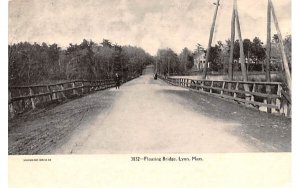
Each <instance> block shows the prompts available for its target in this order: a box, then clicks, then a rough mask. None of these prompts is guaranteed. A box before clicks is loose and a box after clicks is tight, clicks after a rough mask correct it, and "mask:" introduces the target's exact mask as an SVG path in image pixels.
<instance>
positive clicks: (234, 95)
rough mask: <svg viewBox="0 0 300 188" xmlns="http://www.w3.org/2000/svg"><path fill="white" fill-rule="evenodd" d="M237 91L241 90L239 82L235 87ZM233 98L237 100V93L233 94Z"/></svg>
mask: <svg viewBox="0 0 300 188" xmlns="http://www.w3.org/2000/svg"><path fill="white" fill-rule="evenodd" d="M235 90H236V91H238V90H239V82H237V83H236V85H235ZM233 97H234V98H236V92H234V93H233Z"/></svg>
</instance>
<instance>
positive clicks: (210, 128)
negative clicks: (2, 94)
mask: <svg viewBox="0 0 300 188" xmlns="http://www.w3.org/2000/svg"><path fill="white" fill-rule="evenodd" d="M152 74H153V70H152V68H151V67H148V68H147V69H146V70H145V73H144V74H143V75H142V76H141V77H139V78H137V79H134V80H132V81H130V82H128V83H126V84H124V85H122V86H121V87H120V89H119V90H117V89H115V88H112V89H109V90H105V91H99V92H96V93H93V94H90V95H88V96H84V97H82V98H79V99H75V100H72V101H68V102H66V103H64V104H62V105H59V106H54V107H49V109H44V110H40V111H36V112H32V113H30V114H25V115H23V116H21V117H19V118H16V119H14V120H12V121H11V122H10V123H9V154H114V153H118V154H130V153H220V152H289V151H291V120H290V119H288V118H285V117H281V116H276V115H273V114H267V113H264V112H259V111H255V110H254V109H249V108H246V107H243V106H241V105H238V104H234V103H231V102H227V101H224V100H221V99H218V98H215V97H213V96H208V95H204V94H199V93H194V92H191V91H189V90H187V89H184V88H179V87H175V86H170V85H168V84H166V83H165V82H163V81H161V80H154V79H153V77H152Z"/></svg>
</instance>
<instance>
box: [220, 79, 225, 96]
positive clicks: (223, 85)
mask: <svg viewBox="0 0 300 188" xmlns="http://www.w3.org/2000/svg"><path fill="white" fill-rule="evenodd" d="M225 84H226V82H225V81H223V84H222V90H221V95H223V94H224V88H225Z"/></svg>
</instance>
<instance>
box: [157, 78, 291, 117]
mask: <svg viewBox="0 0 300 188" xmlns="http://www.w3.org/2000/svg"><path fill="white" fill-rule="evenodd" d="M158 77H159V78H160V79H162V80H165V81H166V82H167V83H169V84H171V85H175V86H180V87H185V88H188V89H190V90H192V91H196V92H201V93H208V94H210V95H214V96H218V97H221V98H225V99H229V100H233V101H236V102H238V103H241V104H248V105H251V106H253V107H256V108H260V107H266V108H267V109H270V112H276V113H281V114H284V115H286V116H290V109H291V98H290V96H289V94H288V92H286V91H284V90H283V88H282V83H280V82H244V81H227V80H222V81H219V80H193V79H186V78H171V77H164V76H161V75H160V76H158ZM245 86H246V87H245ZM245 88H247V90H245Z"/></svg>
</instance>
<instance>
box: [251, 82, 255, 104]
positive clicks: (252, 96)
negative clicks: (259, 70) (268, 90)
mask: <svg viewBox="0 0 300 188" xmlns="http://www.w3.org/2000/svg"><path fill="white" fill-rule="evenodd" d="M255 90H256V84H255V83H253V88H252V93H254V92H255ZM251 101H253V102H254V101H255V98H254V95H251Z"/></svg>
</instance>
